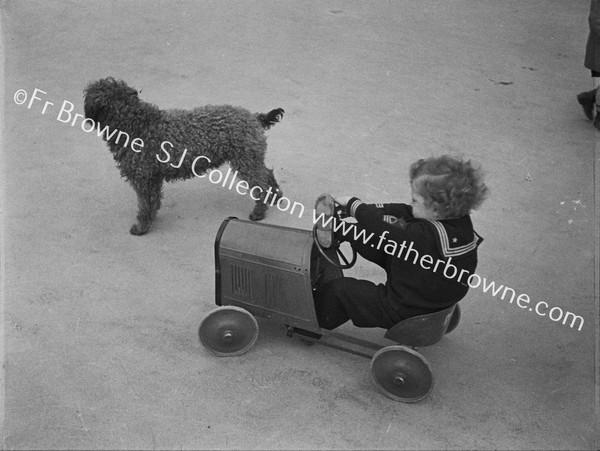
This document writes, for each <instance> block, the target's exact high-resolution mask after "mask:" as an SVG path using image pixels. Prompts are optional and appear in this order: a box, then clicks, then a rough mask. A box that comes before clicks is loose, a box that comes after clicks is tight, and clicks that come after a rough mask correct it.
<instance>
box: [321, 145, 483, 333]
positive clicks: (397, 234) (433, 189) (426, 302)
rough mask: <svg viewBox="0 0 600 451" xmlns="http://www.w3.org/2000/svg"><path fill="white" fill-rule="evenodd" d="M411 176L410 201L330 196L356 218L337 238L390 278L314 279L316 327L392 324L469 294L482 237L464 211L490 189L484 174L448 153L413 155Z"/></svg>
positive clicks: (470, 208) (481, 199)
mask: <svg viewBox="0 0 600 451" xmlns="http://www.w3.org/2000/svg"><path fill="white" fill-rule="evenodd" d="M409 176H410V184H411V188H412V205H406V204H372V205H367V204H364V203H363V202H361V201H360V199H358V198H356V197H334V200H335V202H336V203H337V204H339V205H340V206H341V207H343V208H344V209H345V211H346V213H347V214H349V215H351V216H353V217H354V218H356V220H357V223H356V224H355V225H354V226H352V228H353V230H350V231H349V232H347V233H346V235H345V236H343V237H338V236H337V235H336V238H337V239H341V240H344V241H349V242H350V243H351V245H352V247H353V248H354V249H355V250H356V251H357V252H358V253H359V254H360V255H361V256H363V257H364V258H366V259H367V260H369V261H371V262H373V263H375V264H377V265H379V266H381V267H382V268H383V269H384V270H385V271H386V273H387V281H386V283H385V284H379V285H376V284H374V283H373V282H370V281H368V280H358V279H355V278H351V277H341V278H337V279H333V280H329V281H327V282H325V283H323V285H322V286H319V287H317V288H316V290H315V291H314V298H315V307H316V311H317V318H318V321H319V325H320V327H322V328H324V329H334V328H336V327H338V326H340V325H342V324H344V323H345V322H347V321H348V320H352V322H353V323H354V325H356V326H358V327H383V328H386V329H389V328H390V327H392V326H394V325H395V324H397V323H398V322H400V321H401V320H403V319H406V318H409V317H411V316H416V315H422V314H426V313H432V312H435V311H438V310H442V309H444V308H447V307H450V306H451V305H454V304H456V303H457V302H458V301H460V300H461V299H462V298H463V297H464V296H465V295H466V294H467V291H468V288H469V287H468V284H467V280H468V277H469V274H473V272H474V271H475V268H476V267H477V247H478V245H479V244H480V243H481V241H482V238H481V237H479V235H477V233H475V231H474V230H473V225H472V223H471V218H470V216H469V214H470V212H471V210H473V209H476V208H477V207H479V206H480V205H481V203H482V202H483V201H484V200H485V198H486V197H487V195H488V188H487V187H486V185H485V184H484V183H483V176H482V174H481V173H480V170H479V169H475V168H473V166H472V165H471V162H470V161H466V162H465V161H462V160H460V159H457V158H454V157H451V156H448V155H445V156H441V157H437V158H429V159H420V160H418V161H417V162H415V163H413V164H412V165H411V167H410V171H409ZM346 230H347V229H346ZM368 237H370V238H368ZM367 238H368V239H367Z"/></svg>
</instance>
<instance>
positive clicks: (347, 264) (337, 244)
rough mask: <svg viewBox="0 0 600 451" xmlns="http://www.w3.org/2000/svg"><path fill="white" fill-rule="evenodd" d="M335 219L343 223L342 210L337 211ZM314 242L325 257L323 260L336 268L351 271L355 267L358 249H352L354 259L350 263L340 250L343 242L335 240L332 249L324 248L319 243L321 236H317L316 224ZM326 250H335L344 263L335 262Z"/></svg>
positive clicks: (315, 226)
mask: <svg viewBox="0 0 600 451" xmlns="http://www.w3.org/2000/svg"><path fill="white" fill-rule="evenodd" d="M334 218H335V220H336V221H341V220H342V217H341V214H340V210H337V209H336V210H335V211H334ZM313 241H314V243H315V247H316V248H317V249H318V250H319V252H320V254H321V255H322V256H323V258H325V260H327V263H329V264H331V265H333V266H335V267H336V268H340V269H350V268H352V267H353V266H354V264H355V263H356V257H357V254H356V249H354V248H352V259H351V260H350V261H348V259H347V258H346V256H345V255H344V254H343V252H342V251H341V250H340V245H341V242H340V241H338V240H335V239H334V240H333V243H331V247H329V248H324V247H323V245H322V244H321V243H320V242H319V236H318V235H317V224H315V225H314V226H313ZM325 249H334V250H335V252H336V254H337V255H338V257H340V258H341V259H342V261H343V262H344V263H343V264H342V263H339V262H337V261H334V260H332V259H331V257H329V255H327V254H326V253H325Z"/></svg>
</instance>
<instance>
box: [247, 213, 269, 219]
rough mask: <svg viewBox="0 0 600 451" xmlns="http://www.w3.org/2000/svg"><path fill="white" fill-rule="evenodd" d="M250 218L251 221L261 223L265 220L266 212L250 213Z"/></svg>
mask: <svg viewBox="0 0 600 451" xmlns="http://www.w3.org/2000/svg"><path fill="white" fill-rule="evenodd" d="M248 217H249V218H250V221H261V220H263V219H265V212H264V211H259V212H256V211H253V212H252V213H250V215H249V216H248Z"/></svg>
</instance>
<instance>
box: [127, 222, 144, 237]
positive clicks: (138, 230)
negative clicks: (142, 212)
mask: <svg viewBox="0 0 600 451" xmlns="http://www.w3.org/2000/svg"><path fill="white" fill-rule="evenodd" d="M148 229H149V228H148V227H142V226H140V225H139V224H134V225H132V226H131V229H129V233H131V234H132V235H136V236H140V235H145V234H146V233H148Z"/></svg>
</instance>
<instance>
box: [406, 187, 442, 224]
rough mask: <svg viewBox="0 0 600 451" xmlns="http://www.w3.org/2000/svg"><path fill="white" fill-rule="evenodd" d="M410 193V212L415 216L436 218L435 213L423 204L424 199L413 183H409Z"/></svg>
mask: <svg viewBox="0 0 600 451" xmlns="http://www.w3.org/2000/svg"><path fill="white" fill-rule="evenodd" d="M411 195H412V213H413V216H414V217H415V218H423V219H436V218H437V213H436V212H435V210H431V209H429V208H427V207H426V206H425V199H423V196H421V195H420V194H419V193H418V192H417V191H416V190H415V186H414V184H412V183H411Z"/></svg>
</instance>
